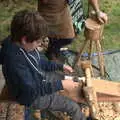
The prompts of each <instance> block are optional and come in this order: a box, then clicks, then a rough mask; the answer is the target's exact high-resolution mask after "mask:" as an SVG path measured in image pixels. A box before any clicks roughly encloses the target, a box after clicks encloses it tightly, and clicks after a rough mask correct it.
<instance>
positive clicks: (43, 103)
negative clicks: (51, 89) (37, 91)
mask: <svg viewBox="0 0 120 120" xmlns="http://www.w3.org/2000/svg"><path fill="white" fill-rule="evenodd" d="M32 107H33V109H40V110H42V109H48V110H51V111H62V112H67V113H68V114H69V115H70V116H71V117H72V120H86V118H85V117H84V115H83V114H82V112H81V111H80V107H79V105H78V104H77V103H75V102H74V101H72V100H70V99H68V98H67V97H65V96H62V95H58V94H57V93H54V94H52V95H48V96H44V97H40V96H39V97H38V98H37V99H36V100H35V102H34V103H33V105H32Z"/></svg>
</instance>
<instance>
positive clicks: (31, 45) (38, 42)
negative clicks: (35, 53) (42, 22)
mask: <svg viewBox="0 0 120 120" xmlns="http://www.w3.org/2000/svg"><path fill="white" fill-rule="evenodd" d="M42 41H43V40H42V39H38V40H36V41H33V42H27V40H26V38H23V39H22V42H21V45H22V47H23V48H24V49H25V50H26V51H32V50H34V49H36V48H37V47H39V46H41V45H42Z"/></svg>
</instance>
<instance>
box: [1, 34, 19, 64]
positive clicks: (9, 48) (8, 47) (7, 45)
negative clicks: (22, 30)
mask: <svg viewBox="0 0 120 120" xmlns="http://www.w3.org/2000/svg"><path fill="white" fill-rule="evenodd" d="M15 49H18V47H17V46H16V45H15V44H12V41H11V37H10V36H8V37H7V38H5V39H4V40H3V42H2V45H1V49H0V64H3V63H4V60H5V59H7V56H8V55H10V54H11V53H12V52H14V51H15Z"/></svg>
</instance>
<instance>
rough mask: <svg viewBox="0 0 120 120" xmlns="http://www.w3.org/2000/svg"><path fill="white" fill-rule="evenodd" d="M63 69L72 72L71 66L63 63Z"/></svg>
mask: <svg viewBox="0 0 120 120" xmlns="http://www.w3.org/2000/svg"><path fill="white" fill-rule="evenodd" d="M63 70H64V71H65V72H70V73H72V72H73V69H72V67H70V66H69V65H64V66H63Z"/></svg>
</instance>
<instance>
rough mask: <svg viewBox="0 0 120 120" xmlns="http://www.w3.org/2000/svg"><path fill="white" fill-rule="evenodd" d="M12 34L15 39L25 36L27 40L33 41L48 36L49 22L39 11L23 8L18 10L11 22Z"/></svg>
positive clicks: (18, 39)
mask: <svg viewBox="0 0 120 120" xmlns="http://www.w3.org/2000/svg"><path fill="white" fill-rule="evenodd" d="M11 36H12V40H13V41H19V42H20V40H21V38H22V37H23V36H25V37H26V38H27V42H33V41H36V40H38V39H41V38H42V37H46V36H48V25H47V22H46V21H45V20H44V19H43V17H41V16H40V13H39V12H37V11H28V10H23V11H20V12H17V13H16V15H15V16H14V17H13V20H12V23H11Z"/></svg>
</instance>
